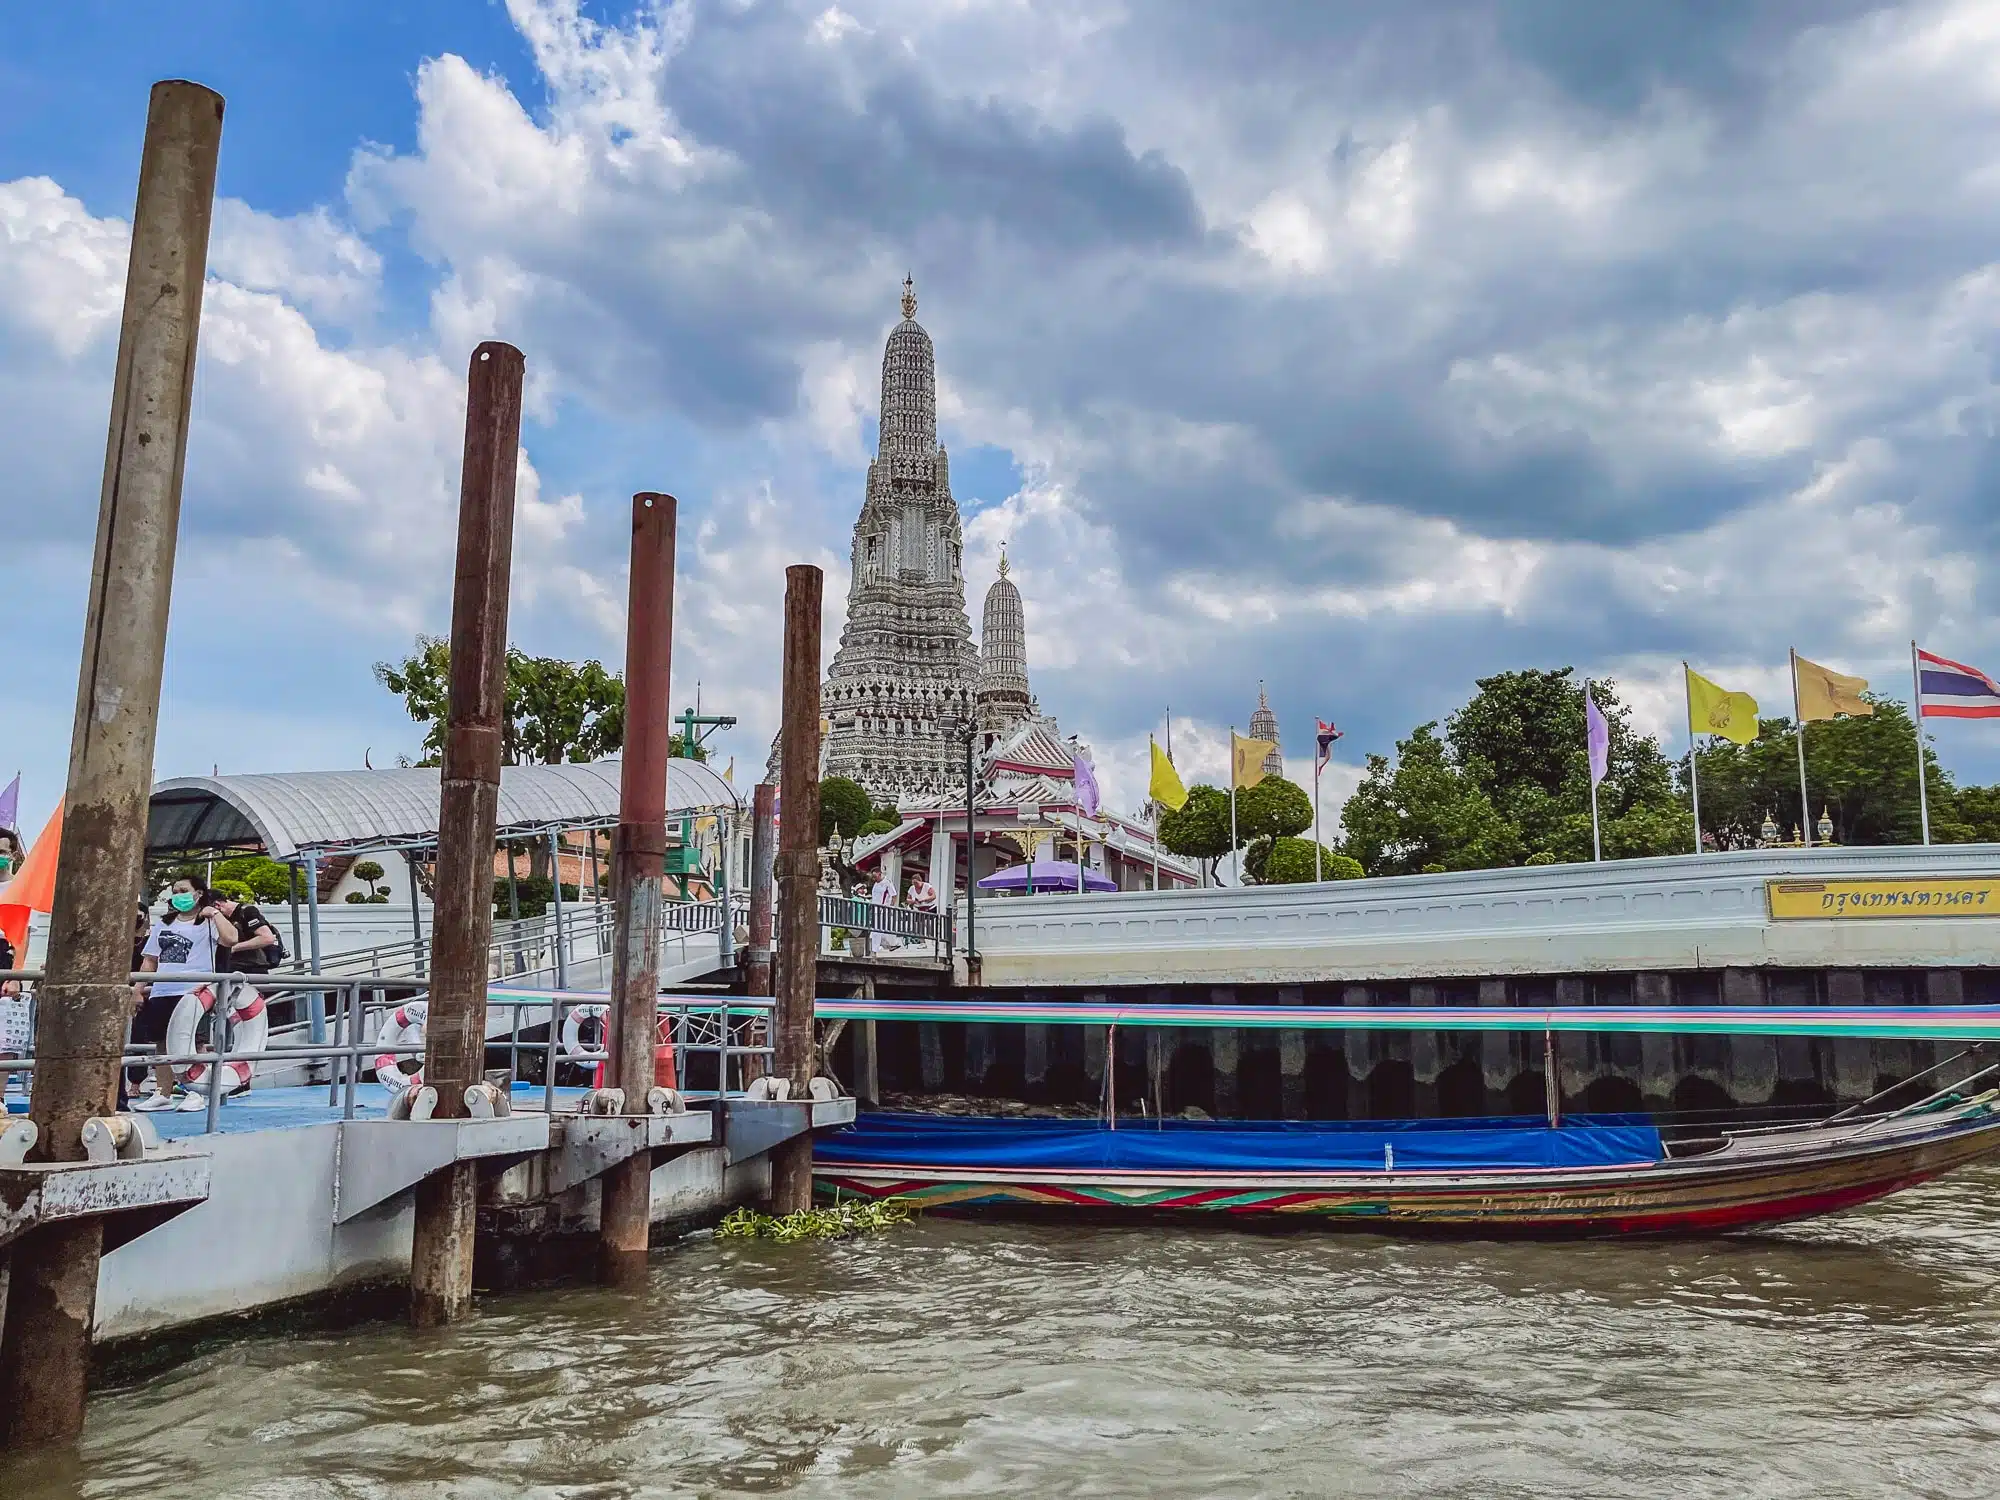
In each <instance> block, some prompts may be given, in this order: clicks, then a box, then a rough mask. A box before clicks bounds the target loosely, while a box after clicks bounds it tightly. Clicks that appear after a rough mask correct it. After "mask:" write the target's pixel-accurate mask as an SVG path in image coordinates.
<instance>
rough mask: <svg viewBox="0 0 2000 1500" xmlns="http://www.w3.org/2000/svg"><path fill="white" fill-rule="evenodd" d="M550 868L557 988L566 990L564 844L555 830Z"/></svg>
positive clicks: (550, 835) (550, 834)
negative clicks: (554, 918) (563, 896)
mask: <svg viewBox="0 0 2000 1500" xmlns="http://www.w3.org/2000/svg"><path fill="white" fill-rule="evenodd" d="M549 868H550V869H552V870H553V871H554V872H555V873H554V875H553V876H552V877H551V878H550V880H549V889H550V892H551V893H552V894H553V896H554V898H555V911H556V988H557V989H559V990H566V989H568V988H569V960H568V958H567V957H566V956H565V955H564V953H563V898H562V842H561V840H560V839H559V838H558V836H557V835H556V833H555V831H554V830H553V829H551V830H550V832H549ZM577 894H578V895H581V894H582V892H581V891H579V892H578V893H577Z"/></svg>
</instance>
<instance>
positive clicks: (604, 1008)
mask: <svg viewBox="0 0 2000 1500" xmlns="http://www.w3.org/2000/svg"><path fill="white" fill-rule="evenodd" d="M592 1022H595V1023H596V1024H597V1027H598V1032H597V1040H596V1041H594V1042H589V1041H585V1040H584V1036H583V1028H584V1027H585V1026H587V1025H589V1024H590V1023H592ZM562 1050H563V1056H564V1057H575V1056H576V1055H577V1054H578V1053H579V1052H608V1051H610V1050H611V1007H610V1006H608V1005H594V1004H593V1005H578V1006H573V1007H571V1009H570V1013H569V1015H568V1016H567V1017H565V1018H564V1020H563V1027H562ZM586 1066H588V1067H589V1068H590V1076H591V1080H592V1082H593V1084H594V1085H595V1086H598V1087H601V1086H602V1085H603V1083H604V1061H603V1059H601V1058H599V1059H597V1060H595V1061H593V1062H591V1063H589V1064H587V1065H586Z"/></svg>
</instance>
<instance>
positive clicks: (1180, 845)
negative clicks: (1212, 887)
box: [1160, 784, 1234, 883]
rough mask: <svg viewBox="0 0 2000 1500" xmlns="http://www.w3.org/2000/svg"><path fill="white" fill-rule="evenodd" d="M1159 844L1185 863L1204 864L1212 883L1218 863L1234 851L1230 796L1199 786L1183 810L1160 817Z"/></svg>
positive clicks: (1191, 792)
mask: <svg viewBox="0 0 2000 1500" xmlns="http://www.w3.org/2000/svg"><path fill="white" fill-rule="evenodd" d="M1160 842H1161V843H1162V844H1164V845H1165V846H1166V847H1167V849H1168V850H1169V851H1170V852H1172V853H1174V854H1178V855H1180V856H1181V857H1182V858H1183V859H1197V860H1201V861H1202V862H1203V863H1204V865H1205V866H1206V868H1207V871H1208V879H1209V881H1210V883H1213V882H1214V880H1215V861H1216V860H1218V859H1221V858H1222V856H1223V855H1225V854H1227V853H1229V851H1230V849H1231V848H1233V847H1234V846H1233V845H1232V844H1231V843H1230V841H1229V793H1227V792H1225V791H1223V790H1222V789H1221V788H1219V787H1212V786H1206V785H1200V784H1197V785H1195V786H1191V787H1189V788H1188V795H1187V802H1186V804H1185V805H1184V806H1182V807H1181V808H1180V809H1179V810H1178V811H1176V812H1167V813H1162V814H1161V815H1160Z"/></svg>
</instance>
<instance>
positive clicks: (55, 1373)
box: [0, 80, 222, 1448]
mask: <svg viewBox="0 0 2000 1500" xmlns="http://www.w3.org/2000/svg"><path fill="white" fill-rule="evenodd" d="M221 144H222V96H221V95H220V94H217V93H214V92H212V91H210V90H208V89H205V88H203V87H202V86H201V85H199V84H195V83H185V82H181V81H179V80H174V81H169V82H164V83H158V84H155V85H154V86H153V92H152V98H151V101H150V103H149V105H148V108H147V112H146V137H145V146H144V148H143V151H142V154H141V156H140V162H139V191H138V199H137V203H136V206H135V208H134V210H133V215H132V242H131V251H130V255H129V257H128V260H127V268H126V276H125V301H124V311H123V315H122V319H121V322H120V326H119V333H118V361H117V365H116V367H115V370H114V373H113V376H112V388H111V417H110V424H109V435H108V438H107V441H106V444H105V459H104V479H103V488H102V490H101V491H100V495H99V500H98V513H97V543H96V553H95V556H94V558H93V560H92V565H91V579H90V603H89V606H88V609H87V611H86V613H85V616H84V636H83V651H82V664H81V667H80V669H79V671H78V674H77V694H76V716H75V719H74V721H73V723H74V729H73V730H72V736H71V741H70V759H69V780H68V787H67V791H66V793H65V797H64V806H65V808H66V813H65V817H64V837H63V841H62V853H61V856H60V858H59V859H58V861H57V868H56V889H55V903H54V910H53V911H52V912H51V914H50V920H49V946H48V962H47V965H46V978H45V979H44V981H43V986H42V988H43V990H44V993H43V994H42V996H41V997H40V998H41V1003H40V1005H39V1007H38V1009H37V1013H36V1017H35V1025H36V1030H37V1035H36V1038H35V1086H34V1097H33V1117H34V1122H35V1125H36V1126H37V1128H38V1129H39V1131H40V1141H39V1143H38V1145H37V1147H36V1155H37V1156H38V1157H41V1158H44V1159H51V1158H52V1159H54V1160H57V1161H74V1160H81V1159H82V1157H83V1134H82V1132H83V1123H84V1121H85V1120H87V1119H89V1118H90V1117H91V1116H92V1115H101V1114H108V1113H110V1112H111V1110H112V1108H113V1107H114V1101H115V1098H116V1091H117V1080H118V1069H119V1066H120V1059H121V1056H122V1054H123V1051H124V1047H123V1037H124V1030H125V1022H126V1017H127V1016H128V1014H129V1013H130V1009H131V1004H130V1001H131V993H132V992H131V986H130V981H129V979H128V977H127V976H128V974H129V972H130V967H129V966H130V964H131V947H130V944H131V935H132V896H133V893H134V892H135V891H137V890H138V888H139V881H140V877H141V874H142V870H143V857H144V852H145V838H146V800H147V794H148V792H149V791H150V789H151V785H152V774H153V747H154V740H155V731H156V729H157V727H158V721H159V708H160V670H161V662H162V659H163V657H164V654H165V651H166V640H167V611H168V603H169V600H170V599H171V596H172V593H173V578H174V547H175V542H176V540H177V539H178V535H179V530H180V509H181V478H182V474H183V471H184V470H185V467H186V461H187V436H188V403H189V400H190V399H191V397H192V395H193V390H194V365H195V341H196V334H197V332H198V330H199V328H200V324H201V294H202V282H203V277H204V275H205V272H206V267H207V261H208V230H209V218H210V213H211V211H212V209H213V207H214V203H215V164H216V156H217V153H218V152H219V150H220V148H221ZM103 1248H104V1220H103V1219H102V1218H98V1217H94V1216H93V1217H90V1218H85V1219H80V1220H75V1221H72V1222H71V1223H69V1224H66V1225H62V1226H56V1225H49V1226H45V1227H43V1228H41V1229H38V1230H36V1231H35V1232H33V1233H32V1234H30V1235H28V1236H27V1237H26V1238H25V1239H24V1240H22V1241H21V1242H20V1243H19V1244H18V1245H16V1246H15V1247H14V1248H13V1250H12V1254H11V1257H10V1258H11V1267H10V1271H9V1280H8V1287H7V1291H6V1293H5V1297H6V1301H5V1304H4V1305H0V1318H4V1320H5V1324H4V1328H0V1447H19V1448H26V1447H31V1446H34V1445H37V1444H42V1443H54V1442H67V1441H69V1440H71V1439H73V1438H75V1437H76V1436H77V1434H78V1433H79V1432H80V1431H82V1428H83V1411H84V1393H85V1389H86V1386H87V1382H88V1376H89V1370H90V1331H91V1319H92V1316H93V1313H94V1310H95V1308H96V1304H97V1270H98V1261H99V1260H100V1259H101V1257H102V1254H103Z"/></svg>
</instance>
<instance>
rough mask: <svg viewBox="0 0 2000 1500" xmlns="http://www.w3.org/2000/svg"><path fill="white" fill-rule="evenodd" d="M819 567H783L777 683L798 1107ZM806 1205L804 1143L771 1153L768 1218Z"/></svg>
mask: <svg viewBox="0 0 2000 1500" xmlns="http://www.w3.org/2000/svg"><path fill="white" fill-rule="evenodd" d="M822 582H823V580H822V578H821V575H820V571H819V569H818V568H814V567H809V566H806V565H803V564H801V565H797V566H794V567H789V568H787V569H785V666H784V672H785V678H784V701H783V706H782V708H781V710H780V712H781V714H782V718H781V720H780V723H779V728H778V746H779V749H778V755H779V759H780V760H781V761H782V763H783V765H782V769H781V772H780V777H781V780H780V787H781V791H782V795H781V796H780V798H779V808H778V816H779V827H778V858H777V884H778V951H777V957H776V964H775V975H774V978H775V981H776V982H775V985H774V988H775V990H776V992H777V995H776V998H777V1010H776V1015H775V1023H776V1025H775V1029H776V1039H775V1045H776V1047H777V1057H776V1059H775V1061H776V1064H777V1066H776V1067H775V1069H774V1070H773V1071H774V1072H775V1073H776V1075H777V1076H778V1077H781V1078H789V1079H790V1080H791V1084H792V1090H791V1093H792V1097H793V1098H794V1099H804V1098H805V1097H806V1092H807V1088H808V1086H809V1085H810V1084H811V1082H812V1076H813V1072H814V1064H815V1062H816V1061H817V1059H816V1058H815V1057H814V1056H813V1051H814V1048H813V989H814V987H815V985H816V983H817V981H818V978H819V648H820V638H819V628H820V627H819V609H820V591H821V585H822ZM811 1206H812V1136H811V1135H810V1134H805V1135H797V1136H794V1137H792V1139H790V1140H788V1141H786V1142H785V1143H784V1144H783V1145H781V1146H779V1147H777V1148H776V1149H775V1150H773V1151H772V1153H771V1211H772V1212H773V1213H777V1214H790V1213H798V1212H800V1211H801V1210H803V1209H807V1208H810V1207H811Z"/></svg>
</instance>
